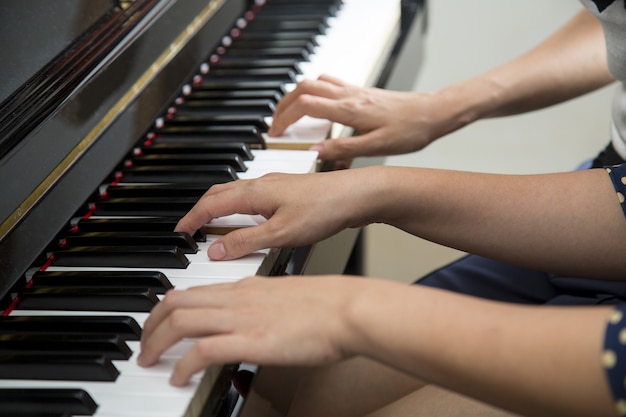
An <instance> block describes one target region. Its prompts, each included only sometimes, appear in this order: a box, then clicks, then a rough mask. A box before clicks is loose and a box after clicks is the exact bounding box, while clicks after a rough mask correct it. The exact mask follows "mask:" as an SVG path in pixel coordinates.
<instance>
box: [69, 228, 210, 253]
mask: <svg viewBox="0 0 626 417" xmlns="http://www.w3.org/2000/svg"><path fill="white" fill-rule="evenodd" d="M142 245H143V246H151V245H154V246H176V247H178V248H180V250H181V251H182V252H183V253H196V252H197V251H198V245H197V244H196V242H195V241H194V240H193V239H192V238H191V236H189V235H188V234H187V233H181V232H174V231H171V232H86V233H72V234H68V235H65V236H64V237H63V248H69V247H75V246H142Z"/></svg>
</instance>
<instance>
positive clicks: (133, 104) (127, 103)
mask: <svg viewBox="0 0 626 417" xmlns="http://www.w3.org/2000/svg"><path fill="white" fill-rule="evenodd" d="M272 1H273V0H267V3H270V4H271V2H272ZM275 1H284V0H275ZM304 1H306V0H293V2H294V3H300V2H304ZM263 3H264V2H258V1H257V2H255V1H248V0H134V1H130V0H129V1H124V0H60V1H55V2H49V1H46V0H29V1H21V0H5V1H3V2H2V3H1V4H0V33H2V39H3V40H4V42H3V44H4V45H3V48H2V50H1V51H0V62H2V64H1V65H0V302H1V303H2V309H3V310H4V309H6V308H8V307H9V306H10V304H11V302H12V294H13V293H14V292H15V291H16V290H17V289H21V288H23V287H24V285H25V284H26V281H27V272H28V271H29V270H31V269H32V268H33V266H38V265H41V264H42V263H43V262H45V258H46V256H47V255H46V254H47V250H48V248H49V247H50V245H51V242H53V241H54V240H55V239H56V238H57V236H58V235H59V233H60V232H61V231H62V230H64V229H65V228H67V227H68V222H69V221H70V219H71V218H72V217H73V216H75V215H76V213H79V212H80V210H81V209H82V208H83V207H84V205H85V202H87V201H89V199H90V198H93V196H94V194H95V193H97V192H98V188H99V186H100V185H101V184H102V183H103V182H105V181H106V180H107V178H109V177H110V176H111V174H112V172H114V171H115V170H116V169H117V168H118V167H119V165H120V163H121V161H123V160H124V158H125V157H126V156H127V155H128V154H129V152H130V151H131V149H133V147H135V146H136V145H137V144H138V143H139V142H140V141H141V140H143V138H145V137H146V134H147V133H148V132H150V131H151V129H153V128H154V127H155V124H157V123H158V121H159V120H163V118H165V117H167V114H168V109H169V108H170V107H171V106H172V103H174V102H175V100H176V98H177V97H179V96H180V95H181V92H182V91H183V90H184V89H186V88H193V85H194V81H196V80H197V77H198V76H199V74H200V75H201V74H202V65H203V64H204V63H206V62H207V59H208V57H209V56H210V55H211V54H212V53H213V52H214V51H215V50H216V49H217V48H218V47H220V45H221V44H222V42H223V40H224V36H227V35H229V34H231V33H232V30H233V28H237V22H238V20H239V19H240V18H241V17H242V16H244V15H245V13H246V12H247V11H249V10H250V9H251V8H254V7H259V4H263ZM255 4H256V6H255ZM400 7H401V9H402V14H401V24H400V28H399V29H400V30H399V32H398V33H397V38H396V39H395V42H394V46H393V48H392V49H391V50H390V51H389V53H388V54H387V55H386V56H384V57H381V59H384V60H385V65H384V66H383V67H382V70H381V71H380V73H379V75H378V81H377V82H376V85H377V86H380V87H390V88H394V89H410V88H412V86H413V82H414V77H415V74H416V73H417V70H418V68H419V64H420V62H419V61H420V56H421V43H422V41H423V34H424V31H425V25H426V4H425V2H424V1H421V0H403V1H401V2H400ZM251 146H252V147H259V148H262V147H263V146H264V145H263V143H262V142H261V143H258V144H254V145H251ZM355 240H356V235H355V234H350V235H349V237H348V238H347V240H346V239H344V240H341V241H340V242H341V244H342V245H344V246H345V247H344V248H342V250H341V251H339V252H340V253H341V254H342V257H343V259H341V260H340V261H339V265H341V266H340V267H339V268H340V269H336V270H334V271H332V272H337V273H338V272H342V271H343V266H345V265H346V264H347V262H348V257H349V256H350V255H351V254H352V252H353V248H352V246H353V245H354V242H355ZM336 243H337V242H331V243H329V244H336ZM321 247H322V245H320V248H321ZM316 250H317V249H316V248H315V247H309V248H298V249H297V250H291V251H285V252H284V256H283V257H282V258H281V262H280V263H279V264H277V265H274V266H272V267H271V273H275V274H279V273H283V272H285V270H288V271H289V272H290V273H296V274H297V273H302V272H304V271H307V266H308V263H309V262H311V260H312V259H314V254H315V251H316ZM320 250H321V249H320ZM220 395H221V394H219V395H218V397H219V396H220ZM211 398H212V400H211V401H212V402H211V401H207V406H206V407H205V411H204V412H205V413H207V415H210V414H211V413H213V412H214V411H215V410H216V409H217V408H219V407H218V405H216V401H218V400H216V399H215V398H213V397H211Z"/></svg>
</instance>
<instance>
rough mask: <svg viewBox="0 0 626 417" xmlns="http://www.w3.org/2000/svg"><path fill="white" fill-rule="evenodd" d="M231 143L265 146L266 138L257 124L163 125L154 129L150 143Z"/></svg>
mask: <svg viewBox="0 0 626 417" xmlns="http://www.w3.org/2000/svg"><path fill="white" fill-rule="evenodd" d="M180 142H185V143H190V142H192V143H219V144H221V143H230V142H243V143H246V144H248V145H249V146H251V147H257V148H265V139H264V137H263V135H262V133H261V131H260V129H258V128H257V127H256V126H252V125H247V126H203V125H194V126H163V127H161V128H159V129H156V130H155V131H154V138H153V139H152V140H150V143H154V144H167V143H180Z"/></svg>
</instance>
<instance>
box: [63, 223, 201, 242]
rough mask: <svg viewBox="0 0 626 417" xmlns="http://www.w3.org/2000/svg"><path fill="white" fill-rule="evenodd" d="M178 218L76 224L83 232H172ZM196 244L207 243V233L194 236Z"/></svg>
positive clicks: (197, 232) (199, 231)
mask: <svg viewBox="0 0 626 417" xmlns="http://www.w3.org/2000/svg"><path fill="white" fill-rule="evenodd" d="M178 220H179V218H178V217H170V218H168V217H154V218H139V219H93V218H89V219H80V220H79V221H78V222H76V223H75V224H74V227H75V228H77V230H79V231H82V232H102V231H105V232H106V231H111V232H113V231H122V232H123V231H155V232H156V231H170V230H174V228H175V227H176V224H177V223H178ZM193 237H194V240H195V241H196V242H206V233H204V232H203V231H202V230H198V231H196V233H195V234H194V236H193Z"/></svg>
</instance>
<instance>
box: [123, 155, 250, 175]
mask: <svg viewBox="0 0 626 417" xmlns="http://www.w3.org/2000/svg"><path fill="white" fill-rule="evenodd" d="M130 163H131V164H132V166H166V165H176V166H178V167H182V166H185V165H190V166H193V165H221V166H223V165H226V166H230V167H231V168H232V169H233V170H235V171H245V170H246V165H245V164H244V162H243V159H241V157H240V156H239V155H238V154H236V153H191V151H189V153H174V154H154V155H137V156H133V157H132V158H131V159H130Z"/></svg>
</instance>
